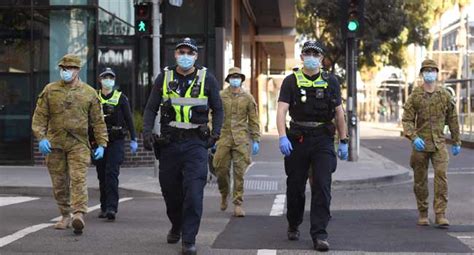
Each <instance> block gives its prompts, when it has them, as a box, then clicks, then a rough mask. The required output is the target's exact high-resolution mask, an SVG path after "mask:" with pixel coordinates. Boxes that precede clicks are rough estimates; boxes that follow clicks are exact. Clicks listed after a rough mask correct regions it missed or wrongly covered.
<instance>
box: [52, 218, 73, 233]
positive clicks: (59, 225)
mask: <svg viewBox="0 0 474 255" xmlns="http://www.w3.org/2000/svg"><path fill="white" fill-rule="evenodd" d="M70 227H71V215H66V216H65V215H63V216H62V217H61V219H60V220H59V221H58V222H56V224H54V228H55V229H61V230H63V229H66V228H70Z"/></svg>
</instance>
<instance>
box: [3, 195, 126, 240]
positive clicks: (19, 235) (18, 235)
mask: <svg viewBox="0 0 474 255" xmlns="http://www.w3.org/2000/svg"><path fill="white" fill-rule="evenodd" d="M132 199H133V197H124V198H121V199H120V200H119V203H121V202H125V201H128V200H132ZM99 208H100V204H98V205H95V206H92V207H89V209H88V210H87V212H92V211H95V210H97V209H99ZM60 219H61V216H59V217H56V218H54V219H51V221H58V220H60ZM52 225H54V224H53V223H41V224H38V225H33V226H30V227H27V228H24V229H21V230H18V231H17V232H15V233H13V234H11V235H7V236H4V237H2V238H0V248H1V247H3V246H6V245H8V244H10V243H12V242H15V241H16V240H19V239H21V238H23V237H25V236H26V235H28V234H31V233H34V232H37V231H40V230H42V229H44V228H47V227H50V226H52Z"/></svg>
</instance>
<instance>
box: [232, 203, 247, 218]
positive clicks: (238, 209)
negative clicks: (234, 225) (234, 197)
mask: <svg viewBox="0 0 474 255" xmlns="http://www.w3.org/2000/svg"><path fill="white" fill-rule="evenodd" d="M234 216H235V217H245V211H244V209H243V208H242V206H241V205H235V207H234Z"/></svg>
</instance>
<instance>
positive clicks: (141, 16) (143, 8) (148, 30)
mask: <svg viewBox="0 0 474 255" xmlns="http://www.w3.org/2000/svg"><path fill="white" fill-rule="evenodd" d="M151 10H152V6H151V4H149V3H142V4H137V5H135V34H136V35H138V36H143V35H151V34H152V32H153V30H152V26H151Z"/></svg>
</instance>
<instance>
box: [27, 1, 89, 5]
mask: <svg viewBox="0 0 474 255" xmlns="http://www.w3.org/2000/svg"><path fill="white" fill-rule="evenodd" d="M96 2H97V0H33V4H34V5H92V4H95V3H96Z"/></svg>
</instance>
